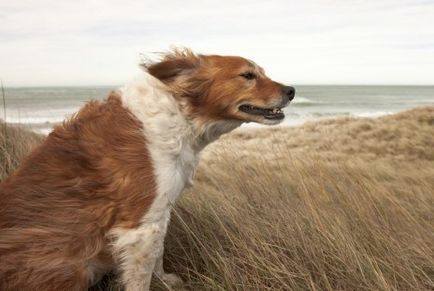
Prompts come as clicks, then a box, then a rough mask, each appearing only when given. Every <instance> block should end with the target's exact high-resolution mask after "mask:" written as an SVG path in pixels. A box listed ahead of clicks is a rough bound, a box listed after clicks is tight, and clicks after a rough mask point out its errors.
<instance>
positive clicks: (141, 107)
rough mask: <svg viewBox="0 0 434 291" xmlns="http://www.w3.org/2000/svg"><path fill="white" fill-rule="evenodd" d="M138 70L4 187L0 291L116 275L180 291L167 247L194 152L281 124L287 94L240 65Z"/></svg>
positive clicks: (177, 63)
mask: <svg viewBox="0 0 434 291" xmlns="http://www.w3.org/2000/svg"><path fill="white" fill-rule="evenodd" d="M143 66H144V68H145V70H144V72H143V74H142V75H141V76H140V77H138V78H137V79H136V80H135V81H133V82H132V83H130V84H129V85H127V86H125V87H124V88H122V89H121V90H120V91H116V92H112V93H111V94H110V96H109V97H108V98H107V99H106V100H105V101H103V102H97V101H91V102H89V103H88V104H87V105H85V106H84V107H83V108H82V109H81V110H80V111H79V112H78V113H77V114H76V115H74V116H73V117H72V118H71V119H69V120H67V121H65V122H64V123H63V124H62V125H60V126H57V127H56V128H55V129H54V130H53V132H51V133H50V134H49V136H48V137H47V138H46V140H45V141H44V143H43V144H42V145H40V146H39V147H38V148H36V149H35V150H34V151H33V152H32V153H31V154H30V155H29V156H28V157H27V158H26V159H25V160H24V161H23V163H22V164H21V166H20V167H19V168H18V169H17V170H16V171H15V172H14V173H13V174H12V175H11V176H10V177H9V178H8V179H7V180H6V181H5V182H3V184H2V185H1V186H0V262H1V263H0V290H85V289H86V288H88V286H90V285H91V284H93V283H95V282H96V281H97V280H98V279H99V278H100V277H101V276H102V275H103V274H104V273H105V272H107V271H108V270H110V269H114V268H115V269H117V270H118V271H119V274H120V279H121V280H122V283H123V284H124V286H125V288H126V290H148V289H149V285H150V282H151V277H152V274H153V273H154V274H156V275H157V276H159V277H160V278H161V279H162V280H163V281H165V282H166V283H167V284H169V285H171V286H173V285H178V284H181V283H182V280H181V279H180V278H179V277H177V276H176V275H174V274H166V273H165V272H164V270H163V263H162V256H163V242H164V236H165V234H166V230H167V225H168V223H169V220H170V210H171V207H172V206H173V204H174V203H175V201H176V199H177V197H178V196H179V194H180V193H181V192H182V190H183V189H184V188H185V187H186V186H188V185H189V184H191V181H192V177H193V174H194V169H195V167H196V164H197V162H198V158H199V153H200V151H201V150H202V149H203V148H204V147H205V146H206V145H207V144H209V143H210V142H212V141H213V140H215V139H217V138H218V137H219V136H220V135H221V134H223V133H226V132H229V131H231V130H233V129H234V128H236V127H238V126H239V125H241V124H242V123H243V122H249V121H255V122H261V123H264V124H276V123H278V122H280V120H281V113H278V112H279V110H278V108H281V107H283V106H285V105H286V104H287V103H288V102H289V100H290V99H292V98H293V96H294V90H293V89H292V88H291V87H286V86H283V85H281V84H279V83H276V82H274V81H271V80H270V79H268V78H267V77H266V76H265V74H264V71H263V70H262V69H261V68H260V67H258V66H257V65H256V64H254V63H253V62H251V61H248V60H246V59H243V58H240V57H222V56H204V55H196V54H194V53H192V52H191V51H189V50H181V51H179V50H178V51H174V52H171V53H168V54H166V55H164V56H163V58H162V59H161V60H160V61H158V62H154V63H149V64H144V65H143ZM252 75H253V78H252ZM242 106H244V109H245V110H241V109H243V107H242ZM246 108H247V109H246ZM276 108H277V109H276ZM258 112H259V113H260V114H259V113H258ZM276 112H277V113H276ZM261 114H262V115H261Z"/></svg>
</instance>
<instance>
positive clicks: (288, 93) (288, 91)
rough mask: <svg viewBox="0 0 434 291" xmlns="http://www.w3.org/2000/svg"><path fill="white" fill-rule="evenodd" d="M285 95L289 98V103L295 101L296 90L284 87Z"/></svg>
mask: <svg viewBox="0 0 434 291" xmlns="http://www.w3.org/2000/svg"><path fill="white" fill-rule="evenodd" d="M283 95H285V96H286V97H287V98H289V101H291V100H292V99H294V96H295V89H294V87H291V86H284V87H283Z"/></svg>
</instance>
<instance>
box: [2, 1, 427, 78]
mask: <svg viewBox="0 0 434 291" xmlns="http://www.w3.org/2000/svg"><path fill="white" fill-rule="evenodd" d="M3 2H4V1H3ZM432 15H434V1H414V0H413V1H404V0H401V1H399V0H397V1H391V0H386V1H376V2H374V1H356V0H348V1H343V0H319V1H284V0H271V1H266V2H264V1H258V0H251V1H244V0H243V1H228V0H222V1H193V0H187V1H182V2H181V1H175V0H172V1H167V0H166V1H159V2H158V3H157V2H156V1H143V0H142V1H132V0H124V1H114V0H110V1H102V0H91V1H84V0H77V1H54V0H39V1H29V0H22V1H14V2H12V1H10V2H9V3H1V4H0V21H1V25H0V43H1V45H0V77H1V78H3V79H4V82H5V83H6V84H8V85H10V86H13V85H80V84H81V85H85V84H88V85H92V84H121V83H123V82H125V81H126V80H128V79H129V78H130V77H131V76H132V75H133V74H134V70H135V69H136V67H137V62H138V60H139V57H138V56H139V53H141V52H153V51H163V50H167V49H168V48H169V47H170V45H173V44H174V45H181V46H189V47H192V48H193V49H195V50H197V51H199V52H202V53H220V54H238V55H242V56H246V57H249V58H251V59H253V60H255V62H257V63H259V64H260V65H262V66H263V67H264V68H265V69H266V70H267V71H268V72H269V74H270V75H271V76H273V77H275V78H277V79H279V80H282V81H284V82H288V83H295V84H302V83H304V84H306V83H356V84H366V83H376V84H378V83H394V84H410V83H415V84H419V83H421V84H422V83H423V84H432V83H433V79H432V76H433V75H434V44H433V42H432V40H433V39H434V25H433V24H432V23H433V21H432Z"/></svg>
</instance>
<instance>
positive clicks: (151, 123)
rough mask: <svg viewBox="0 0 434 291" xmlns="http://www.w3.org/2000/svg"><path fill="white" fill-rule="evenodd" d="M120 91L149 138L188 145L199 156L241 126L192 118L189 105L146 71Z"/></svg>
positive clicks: (233, 121)
mask: <svg viewBox="0 0 434 291" xmlns="http://www.w3.org/2000/svg"><path fill="white" fill-rule="evenodd" d="M121 91H122V103H123V104H124V106H125V107H127V108H128V109H129V110H130V111H131V112H132V113H133V114H134V115H135V116H136V117H137V118H138V119H139V120H140V121H141V122H142V123H143V125H144V130H145V133H146V136H147V137H148V138H149V136H152V137H153V138H156V139H158V140H160V142H161V143H165V141H169V140H170V141H171V142H172V143H174V144H180V143H182V144H188V145H189V146H190V147H191V149H193V150H194V152H195V153H196V154H197V153H199V152H200V151H201V150H202V149H203V148H204V147H205V146H207V145H208V144H209V143H211V142H213V141H215V140H216V139H218V138H219V137H220V136H221V135H222V134H225V133H228V132H230V131H232V130H233V129H235V128H237V127H239V126H240V125H241V124H242V122H240V121H236V120H228V121H204V120H201V119H199V118H193V117H191V115H190V114H189V110H188V106H187V104H184V103H183V102H182V100H179V99H176V98H175V97H174V96H173V95H172V93H170V91H169V90H168V88H167V87H166V85H164V84H163V83H162V82H161V81H159V80H158V79H156V78H154V77H153V76H151V75H150V74H148V73H146V72H143V73H142V75H141V76H139V77H138V78H136V79H135V80H134V81H133V82H131V83H130V84H127V85H126V86H125V87H123V88H122V89H121ZM152 142H157V143H159V142H158V141H156V140H153V141H152ZM174 147H176V146H175V145H174Z"/></svg>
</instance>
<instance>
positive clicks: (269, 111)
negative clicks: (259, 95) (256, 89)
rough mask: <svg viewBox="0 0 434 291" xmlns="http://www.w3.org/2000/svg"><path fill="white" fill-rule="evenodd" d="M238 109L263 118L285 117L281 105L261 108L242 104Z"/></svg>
mask: <svg viewBox="0 0 434 291" xmlns="http://www.w3.org/2000/svg"><path fill="white" fill-rule="evenodd" d="M239 110H240V111H242V112H244V113H247V114H251V115H256V116H262V117H264V118H265V119H271V120H282V119H284V118H285V114H284V113H283V111H282V108H281V107H274V108H261V107H256V106H253V105H249V104H244V105H241V106H240V107H239Z"/></svg>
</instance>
